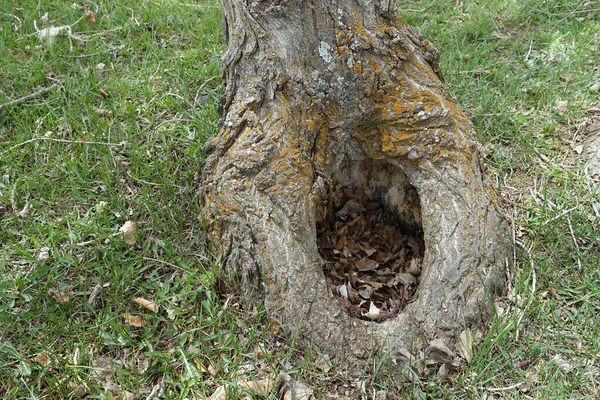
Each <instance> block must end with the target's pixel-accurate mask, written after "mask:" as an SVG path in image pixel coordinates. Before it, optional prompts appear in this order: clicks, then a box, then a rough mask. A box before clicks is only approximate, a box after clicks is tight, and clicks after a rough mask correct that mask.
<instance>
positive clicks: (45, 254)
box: [37, 247, 50, 261]
mask: <svg viewBox="0 0 600 400" xmlns="http://www.w3.org/2000/svg"><path fill="white" fill-rule="evenodd" d="M49 258H50V247H42V248H41V249H40V253H39V254H38V256H37V259H38V260H40V261H44V260H47V259H49Z"/></svg>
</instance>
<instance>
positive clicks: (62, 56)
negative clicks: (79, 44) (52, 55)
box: [58, 52, 100, 58]
mask: <svg viewBox="0 0 600 400" xmlns="http://www.w3.org/2000/svg"><path fill="white" fill-rule="evenodd" d="M98 54H100V52H96V53H90V54H81V55H78V56H70V55H64V54H59V55H58V56H59V57H60V58H87V57H93V56H96V55H98Z"/></svg>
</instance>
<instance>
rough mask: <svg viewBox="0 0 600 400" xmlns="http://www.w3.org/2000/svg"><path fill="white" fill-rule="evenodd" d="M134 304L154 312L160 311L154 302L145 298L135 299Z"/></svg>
mask: <svg viewBox="0 0 600 400" xmlns="http://www.w3.org/2000/svg"><path fill="white" fill-rule="evenodd" d="M133 302H134V303H135V304H138V305H140V306H142V307H144V308H145V309H147V310H150V311H152V312H157V311H158V306H157V305H156V304H155V303H154V302H153V301H152V300H146V299H144V298H143V297H134V298H133Z"/></svg>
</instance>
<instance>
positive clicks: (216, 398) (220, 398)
mask: <svg viewBox="0 0 600 400" xmlns="http://www.w3.org/2000/svg"><path fill="white" fill-rule="evenodd" d="M210 400H227V391H226V390H225V386H219V387H218V388H217V390H215V392H214V393H213V394H212V396H210Z"/></svg>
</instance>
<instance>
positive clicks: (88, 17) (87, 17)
mask: <svg viewBox="0 0 600 400" xmlns="http://www.w3.org/2000/svg"><path fill="white" fill-rule="evenodd" d="M85 20H86V21H87V22H89V23H90V24H95V23H96V17H95V16H94V12H93V11H92V10H88V12H87V14H85Z"/></svg>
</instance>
